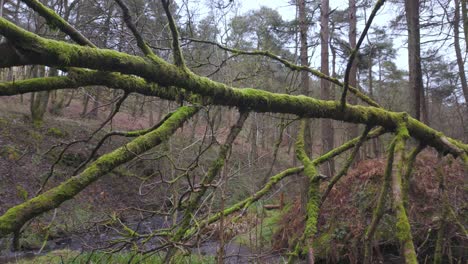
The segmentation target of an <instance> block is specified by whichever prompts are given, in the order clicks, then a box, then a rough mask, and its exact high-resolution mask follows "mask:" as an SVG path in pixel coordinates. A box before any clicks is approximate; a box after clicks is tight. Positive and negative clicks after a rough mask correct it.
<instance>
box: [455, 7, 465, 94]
mask: <svg viewBox="0 0 468 264" xmlns="http://www.w3.org/2000/svg"><path fill="white" fill-rule="evenodd" d="M459 24H460V2H459V0H455V15H454V18H453V34H454V47H455V54H456V56H457V65H458V74H460V82H461V86H462V89H463V96H464V97H465V102H468V85H467V83H466V74H465V65H464V64H463V57H462V53H461V48H460V37H459V34H460V32H459V29H458V27H459Z"/></svg>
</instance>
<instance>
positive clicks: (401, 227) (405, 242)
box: [391, 115, 417, 264]
mask: <svg viewBox="0 0 468 264" xmlns="http://www.w3.org/2000/svg"><path fill="white" fill-rule="evenodd" d="M406 118H407V116H406V115H403V116H402V117H401V121H400V123H399V127H398V128H397V131H396V136H395V141H396V143H395V162H394V163H396V166H395V164H394V165H393V170H392V184H391V186H392V197H393V211H394V212H395V216H396V232H397V233H396V236H397V238H398V240H399V241H400V243H401V245H402V251H403V252H402V255H403V256H404V257H405V262H406V263H411V264H413V263H417V255H416V251H415V248H414V243H413V235H412V234H411V226H410V223H409V220H408V215H407V213H406V209H405V205H404V200H403V198H404V194H403V191H402V189H403V188H402V176H403V171H404V164H405V157H404V151H405V146H406V140H407V139H408V138H409V132H408V130H407V128H406V123H407V119H406Z"/></svg>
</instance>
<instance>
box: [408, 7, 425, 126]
mask: <svg viewBox="0 0 468 264" xmlns="http://www.w3.org/2000/svg"><path fill="white" fill-rule="evenodd" d="M405 12H406V22H407V24H408V67H409V85H410V88H411V93H412V94H411V97H413V109H412V112H413V113H412V114H414V117H415V118H416V119H417V120H421V121H423V122H427V109H426V106H425V105H426V104H425V100H424V97H423V96H424V93H423V89H424V87H423V81H422V70H421V39H420V33H419V1H416V0H405ZM421 109H422V114H421Z"/></svg>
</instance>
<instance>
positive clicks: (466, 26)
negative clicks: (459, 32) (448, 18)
mask: <svg viewBox="0 0 468 264" xmlns="http://www.w3.org/2000/svg"><path fill="white" fill-rule="evenodd" d="M466 1H467V0H461V6H462V8H461V10H462V18H463V31H464V32H465V47H466V49H467V50H468V14H467V13H468V12H467V6H466Z"/></svg>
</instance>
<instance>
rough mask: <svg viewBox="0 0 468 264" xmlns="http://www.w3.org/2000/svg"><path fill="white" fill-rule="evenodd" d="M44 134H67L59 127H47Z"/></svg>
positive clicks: (61, 135) (58, 135)
mask: <svg viewBox="0 0 468 264" xmlns="http://www.w3.org/2000/svg"><path fill="white" fill-rule="evenodd" d="M46 135H49V136H53V137H58V138H63V137H66V136H67V133H66V132H65V131H62V130H61V129H60V128H56V127H50V128H49V129H47V132H46Z"/></svg>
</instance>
